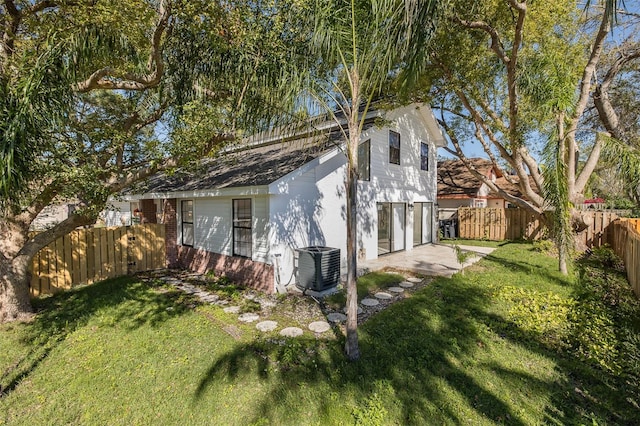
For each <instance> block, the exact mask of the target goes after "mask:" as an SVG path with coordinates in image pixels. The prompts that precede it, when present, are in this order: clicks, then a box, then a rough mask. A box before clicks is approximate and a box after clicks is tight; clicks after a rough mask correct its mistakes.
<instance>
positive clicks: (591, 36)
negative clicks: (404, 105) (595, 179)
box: [404, 0, 640, 269]
mask: <svg viewBox="0 0 640 426" xmlns="http://www.w3.org/2000/svg"><path fill="white" fill-rule="evenodd" d="M617 3H618V2H615V1H606V2H601V3H600V2H592V4H591V5H590V7H589V8H588V9H584V8H583V7H582V6H581V5H579V4H577V3H576V2H573V1H559V2H532V1H521V0H509V1H506V2H504V1H497V0H496V1H485V2H480V3H474V4H472V5H469V4H468V2H458V1H452V2H451V7H450V8H449V9H448V14H447V16H446V19H447V21H448V24H449V25H446V26H441V27H439V29H438V31H437V33H436V34H437V35H436V37H435V38H434V40H433V45H434V46H437V48H436V49H430V50H429V51H428V53H424V54H422V55H418V54H416V56H418V57H420V56H421V57H423V58H424V61H423V62H422V63H420V62H417V63H416V64H412V63H410V65H411V67H409V68H408V69H407V71H406V76H405V79H404V81H407V82H410V81H411V76H412V75H414V76H415V75H416V73H417V75H418V76H419V78H418V79H417V82H418V86H417V87H418V89H417V90H416V89H415V87H416V86H410V87H412V88H413V91H411V92H410V93H411V94H412V95H413V96H418V97H428V98H429V99H432V101H433V103H434V106H435V107H436V108H438V107H439V110H440V113H441V114H440V122H441V124H442V125H443V127H444V129H445V130H446V131H447V134H448V136H449V139H450V141H451V148H450V149H449V150H450V152H451V154H453V155H455V156H457V157H459V158H461V159H462V161H464V162H465V164H466V165H467V167H468V168H469V169H470V171H471V172H472V173H473V174H474V175H475V176H476V177H477V179H478V180H480V181H483V182H484V183H485V184H486V185H487V186H488V187H489V188H490V189H491V190H492V191H493V192H496V193H498V194H500V195H501V196H502V197H503V198H505V199H506V200H507V201H509V202H511V203H514V204H517V205H519V206H521V207H523V208H526V209H528V210H530V211H532V212H536V213H543V212H544V211H546V210H547V209H549V208H552V209H555V212H556V214H560V215H563V219H562V220H560V218H559V217H556V220H555V221H554V222H556V223H564V224H565V226H566V228H565V229H564V230H563V231H562V232H560V233H559V234H557V236H558V238H557V241H558V244H560V245H566V244H565V243H567V241H568V240H567V239H566V238H564V237H562V236H561V234H562V235H565V234H566V231H567V230H571V229H578V230H580V229H584V227H586V224H585V223H584V221H583V218H582V217H581V216H580V215H579V214H578V213H577V212H576V211H575V210H574V209H573V206H575V205H576V204H578V203H581V202H582V200H583V199H584V197H585V192H586V191H587V183H588V181H589V178H590V177H591V176H592V174H593V172H594V170H596V167H597V166H598V164H599V161H600V160H601V153H602V150H603V149H604V148H605V145H606V141H607V137H606V135H603V134H602V132H603V131H604V130H606V131H607V132H608V133H609V134H610V135H612V136H613V138H614V139H616V140H618V141H623V140H624V139H625V136H624V135H623V133H622V130H623V129H622V128H621V127H620V125H619V124H620V121H619V119H618V117H616V114H614V111H615V109H614V108H611V105H610V104H609V103H608V100H610V96H609V95H610V94H613V92H612V90H611V89H612V87H613V86H614V84H613V82H614V81H616V80H617V79H616V76H620V75H621V72H622V71H623V70H627V71H630V70H631V69H632V68H631V67H632V66H633V65H634V64H636V63H637V55H636V53H635V49H636V46H637V45H638V42H639V41H640V40H638V39H637V36H636V35H635V34H637V32H629V34H630V37H629V39H628V40H626V41H625V43H624V45H620V46H619V48H614V46H615V45H616V39H615V38H613V37H612V36H611V25H612V24H613V25H616V26H617V27H618V26H620V25H622V24H623V21H624V22H625V23H627V24H633V25H635V24H636V23H637V22H633V21H634V19H625V17H624V16H622V15H619V14H615V13H614V10H615V6H617ZM416 47H417V48H419V46H416ZM616 57H617V58H618V59H617V60H615V58H616ZM414 78H415V77H414ZM421 88H422V89H421ZM592 111H597V120H589V118H590V117H591V116H592V115H593V113H592ZM471 143H474V144H476V145H479V147H480V148H481V150H482V151H484V153H485V155H486V156H488V157H489V158H490V159H491V160H492V161H493V163H494V165H495V167H496V168H497V169H498V170H500V171H502V174H503V175H504V176H505V180H506V182H507V183H508V184H509V185H515V186H517V187H518V188H519V192H520V193H521V194H522V196H519V195H518V194H514V193H512V192H511V191H508V190H506V189H507V188H503V187H500V186H499V185H496V183H495V182H492V181H491V180H489V179H488V178H487V177H486V176H484V175H482V173H480V172H479V171H478V170H475V169H474V168H473V165H472V164H471V163H470V162H469V161H468V159H467V155H466V151H467V148H466V145H467V144H471ZM627 146H628V144H627ZM545 147H546V148H545ZM545 152H546V153H547V154H549V155H544V154H545ZM621 158H622V157H620V156H618V159H621ZM626 159H627V160H632V159H633V158H632V157H631V156H627V157H626ZM547 160H548V162H545V161H547ZM619 164H620V163H619ZM625 164H626V166H625V168H621V170H623V169H624V170H628V171H631V170H637V165H638V164H640V163H639V162H637V161H635V162H627V163H625ZM566 215H571V217H570V218H567V216H566ZM565 219H566V220H565ZM558 221H559V222H558ZM566 250H567V247H564V248H563V250H560V252H561V261H560V263H561V269H566V264H565V266H562V264H563V263H565V262H564V260H563V258H564V259H566ZM562 254H565V256H562Z"/></svg>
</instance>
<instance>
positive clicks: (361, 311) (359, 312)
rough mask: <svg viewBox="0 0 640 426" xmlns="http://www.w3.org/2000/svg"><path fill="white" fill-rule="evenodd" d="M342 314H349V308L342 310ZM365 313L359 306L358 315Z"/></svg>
mask: <svg viewBox="0 0 640 426" xmlns="http://www.w3.org/2000/svg"><path fill="white" fill-rule="evenodd" d="M342 312H344V313H345V314H346V313H347V307H346V306H345V307H344V308H343V309H342ZM363 312H364V311H363V310H362V308H361V307H360V306H358V315H360V314H361V313H363Z"/></svg>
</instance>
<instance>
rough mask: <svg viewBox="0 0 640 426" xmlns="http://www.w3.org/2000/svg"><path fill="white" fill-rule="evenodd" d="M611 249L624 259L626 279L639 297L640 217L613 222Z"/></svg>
mask: <svg viewBox="0 0 640 426" xmlns="http://www.w3.org/2000/svg"><path fill="white" fill-rule="evenodd" d="M612 247H613V250H614V251H615V252H616V254H617V255H618V256H620V257H621V258H622V260H623V261H624V267H625V269H626V270H627V279H628V280H629V284H631V287H632V288H633V291H634V293H635V294H636V296H638V297H640V219H620V220H616V221H615V222H614V223H613V240H612Z"/></svg>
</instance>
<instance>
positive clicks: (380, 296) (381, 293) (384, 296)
mask: <svg viewBox="0 0 640 426" xmlns="http://www.w3.org/2000/svg"><path fill="white" fill-rule="evenodd" d="M374 296H375V298H376V299H381V300H388V299H393V296H392V295H391V294H389V293H387V292H384V291H379V292H377V293H376V294H374Z"/></svg>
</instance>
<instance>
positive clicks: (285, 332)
mask: <svg viewBox="0 0 640 426" xmlns="http://www.w3.org/2000/svg"><path fill="white" fill-rule="evenodd" d="M280 335H281V336H284V337H298V336H302V329H301V328H298V327H287V328H283V329H282V330H280Z"/></svg>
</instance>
